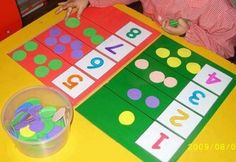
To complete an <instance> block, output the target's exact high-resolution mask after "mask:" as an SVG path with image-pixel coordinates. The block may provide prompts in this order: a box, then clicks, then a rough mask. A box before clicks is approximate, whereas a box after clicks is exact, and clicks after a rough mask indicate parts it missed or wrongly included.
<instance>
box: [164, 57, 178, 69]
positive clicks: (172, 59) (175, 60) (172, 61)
mask: <svg viewBox="0 0 236 162" xmlns="http://www.w3.org/2000/svg"><path fill="white" fill-rule="evenodd" d="M167 64H168V65H169V66H170V67H173V68H177V67H179V66H180V65H181V60H180V59H179V58H177V57H169V58H168V59H167Z"/></svg>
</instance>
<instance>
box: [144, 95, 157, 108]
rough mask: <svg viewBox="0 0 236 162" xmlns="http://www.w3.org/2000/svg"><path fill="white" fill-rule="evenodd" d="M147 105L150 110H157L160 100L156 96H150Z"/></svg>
mask: <svg viewBox="0 0 236 162" xmlns="http://www.w3.org/2000/svg"><path fill="white" fill-rule="evenodd" d="M145 103H146V105H147V106H148V107H149V108H157V107H158V106H159V104H160V100H159V99H158V98H157V97H155V96H149V97H147V98H146V100H145Z"/></svg>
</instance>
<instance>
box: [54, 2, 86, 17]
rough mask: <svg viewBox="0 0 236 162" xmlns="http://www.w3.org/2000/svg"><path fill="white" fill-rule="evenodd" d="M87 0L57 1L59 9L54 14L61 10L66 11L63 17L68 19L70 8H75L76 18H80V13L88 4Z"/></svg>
mask: <svg viewBox="0 0 236 162" xmlns="http://www.w3.org/2000/svg"><path fill="white" fill-rule="evenodd" d="M88 4H89V1H88V0H68V1H66V2H61V3H58V5H59V6H60V7H59V9H58V10H57V11H56V14H58V13H60V12H61V11H63V10H67V11H66V15H65V19H68V18H69V16H70V15H71V13H72V10H73V9H74V8H75V10H76V12H77V18H78V19H79V18H80V15H81V14H82V12H83V11H84V9H85V8H86V7H87V6H88Z"/></svg>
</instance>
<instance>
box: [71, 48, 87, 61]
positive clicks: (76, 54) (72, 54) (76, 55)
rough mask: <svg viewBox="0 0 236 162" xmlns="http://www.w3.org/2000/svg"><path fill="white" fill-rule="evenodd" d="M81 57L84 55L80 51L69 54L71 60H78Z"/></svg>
mask: <svg viewBox="0 0 236 162" xmlns="http://www.w3.org/2000/svg"><path fill="white" fill-rule="evenodd" d="M83 56H84V53H83V51H81V50H74V51H72V52H71V57H72V58H73V59H80V58H82V57H83Z"/></svg>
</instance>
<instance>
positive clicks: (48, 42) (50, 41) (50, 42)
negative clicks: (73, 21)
mask: <svg viewBox="0 0 236 162" xmlns="http://www.w3.org/2000/svg"><path fill="white" fill-rule="evenodd" d="M44 43H45V44H46V45H48V46H54V45H55V44H56V43H57V39H56V38H53V37H47V38H46V39H45V40H44Z"/></svg>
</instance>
